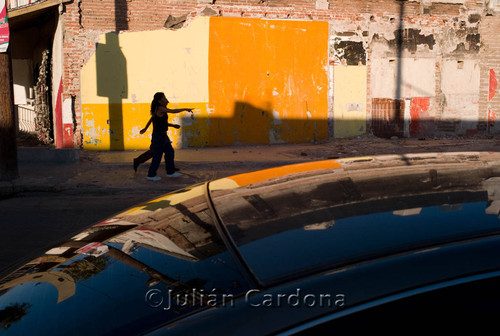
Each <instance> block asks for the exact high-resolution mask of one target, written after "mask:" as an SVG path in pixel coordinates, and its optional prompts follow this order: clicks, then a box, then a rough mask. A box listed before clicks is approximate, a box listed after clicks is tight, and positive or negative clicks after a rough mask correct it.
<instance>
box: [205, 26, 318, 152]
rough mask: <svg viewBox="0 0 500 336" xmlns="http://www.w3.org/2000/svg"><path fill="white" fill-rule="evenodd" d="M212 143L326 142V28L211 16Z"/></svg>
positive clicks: (210, 90)
mask: <svg viewBox="0 0 500 336" xmlns="http://www.w3.org/2000/svg"><path fill="white" fill-rule="evenodd" d="M208 64H209V108H208V119H209V120H208V121H209V127H208V137H209V138H208V141H207V142H208V144H209V145H212V146H218V145H234V144H271V143H298V142H310V141H313V140H319V139H327V138H328V122H327V116H328V101H327V91H328V78H327V64H328V23H327V22H313V21H277V20H262V19H250V18H247V19H245V18H226V17H213V18H211V19H210V35H209V62H208Z"/></svg>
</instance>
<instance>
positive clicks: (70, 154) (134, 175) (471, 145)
mask: <svg viewBox="0 0 500 336" xmlns="http://www.w3.org/2000/svg"><path fill="white" fill-rule="evenodd" d="M464 151H465V152H467V151H483V152H500V138H487V137H482V138H457V137H453V138H443V139H426V140H418V139H396V140H391V139H381V138H377V137H374V136H368V135H367V136H359V137H354V138H348V139H336V140H331V141H324V142H321V143H316V144H312V143H311V144H286V145H266V146H246V147H211V148H188V149H177V150H176V154H175V155H176V157H175V160H176V165H177V167H178V168H180V169H181V173H182V175H181V176H180V177H177V178H167V177H166V176H165V168H164V164H163V163H162V164H161V165H160V168H159V169H158V176H160V177H162V180H161V181H158V182H152V181H148V180H146V175H147V169H148V167H149V163H150V161H149V162H147V163H145V164H144V165H142V166H140V167H139V169H138V171H137V172H134V170H133V168H132V160H133V158H134V157H137V156H138V155H139V154H141V153H142V151H140V150H137V151H133V150H132V151H87V150H78V149H74V150H73V149H70V150H58V149H47V148H21V147H20V148H19V149H18V156H19V178H18V179H16V180H13V181H0V198H5V197H11V196H13V195H15V194H17V193H21V192H63V193H67V194H75V195H84V194H116V193H137V192H141V193H144V192H148V191H150V192H152V193H153V194H157V193H162V192H169V191H173V190H177V189H180V188H184V187H186V186H189V185H193V184H197V183H202V182H205V181H209V180H213V179H217V178H221V177H226V176H230V175H235V174H240V173H245V172H250V171H255V170H259V169H265V168H270V167H276V166H283V165H286V164H292V163H299V162H307V161H314V160H327V159H337V158H346V157H356V156H370V155H384V154H399V155H403V154H410V153H423V152H464Z"/></svg>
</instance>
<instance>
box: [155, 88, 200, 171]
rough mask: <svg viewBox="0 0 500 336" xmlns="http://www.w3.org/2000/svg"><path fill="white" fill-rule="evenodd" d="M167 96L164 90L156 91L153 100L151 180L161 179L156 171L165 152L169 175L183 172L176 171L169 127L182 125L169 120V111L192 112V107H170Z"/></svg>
mask: <svg viewBox="0 0 500 336" xmlns="http://www.w3.org/2000/svg"><path fill="white" fill-rule="evenodd" d="M168 103H169V101H168V99H167V97H165V94H164V93H163V92H157V93H155V95H154V97H153V101H152V102H151V120H152V122H153V135H152V139H151V147H152V150H153V161H152V162H151V165H150V166H149V171H148V176H147V177H146V178H147V179H148V180H150V181H159V180H161V177H159V176H156V171H157V170H158V167H159V166H160V162H161V158H162V156H163V154H164V153H165V168H166V170H167V177H178V176H180V175H181V174H180V173H178V172H176V171H175V163H174V154H175V152H174V148H173V147H172V143H171V141H170V139H169V138H168V135H167V131H168V127H169V126H171V127H174V128H180V127H181V126H180V125H177V124H170V123H169V122H168V113H179V112H182V111H187V112H192V110H193V109H192V108H183V109H169V108H167V104H168Z"/></svg>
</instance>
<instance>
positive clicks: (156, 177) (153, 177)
mask: <svg viewBox="0 0 500 336" xmlns="http://www.w3.org/2000/svg"><path fill="white" fill-rule="evenodd" d="M146 179H147V180H149V181H159V180H161V177H159V176H146Z"/></svg>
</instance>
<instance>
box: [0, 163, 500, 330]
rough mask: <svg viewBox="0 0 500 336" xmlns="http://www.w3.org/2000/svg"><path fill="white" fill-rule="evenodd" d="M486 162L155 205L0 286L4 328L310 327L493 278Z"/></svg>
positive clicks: (291, 171)
mask: <svg viewBox="0 0 500 336" xmlns="http://www.w3.org/2000/svg"><path fill="white" fill-rule="evenodd" d="M499 158H500V156H498V155H497V154H495V153H449V154H428V155H409V156H404V157H397V156H384V157H372V158H356V159H346V160H327V161H320V162H313V163H305V164H299V165H292V166H285V167H278V168H273V169H268V170H264V171H259V172H254V173H248V174H243V175H237V176H232V177H228V178H224V179H220V180H216V181H210V182H207V183H206V184H201V185H197V186H193V187H190V188H185V189H183V190H179V191H177V192H175V193H171V194H167V195H165V196H163V197H160V198H157V199H154V200H152V201H150V202H147V203H145V204H142V205H140V206H137V207H134V208H132V209H129V210H127V211H125V212H123V213H121V214H118V215H116V216H114V217H112V218H110V219H107V220H105V221H103V222H100V223H98V224H96V225H94V226H92V227H90V228H88V229H86V230H84V231H83V232H81V233H80V234H78V235H75V236H74V237H73V238H72V239H70V240H69V241H66V242H63V243H61V244H58V245H57V246H55V247H54V248H52V249H50V250H48V251H47V252H46V253H45V254H44V255H43V256H40V257H39V258H37V259H35V260H33V261H31V262H29V263H27V264H26V265H23V266H22V267H20V268H18V269H17V270H15V271H14V272H12V273H11V274H8V275H7V276H5V277H4V278H3V279H1V280H0V317H1V322H2V325H3V331H4V332H7V334H10V333H12V334H27V333H30V334H32V333H33V330H36V331H37V333H39V334H42V335H43V334H67V333H73V334H89V333H94V334H111V333H112V334H115V333H120V332H121V333H127V334H144V333H157V334H162V333H167V334H179V335H183V334H184V335H185V334H193V333H201V332H203V333H207V334H221V333H222V332H224V333H228V332H230V333H231V334H252V335H255V334H274V333H279V332H282V333H284V334H287V333H307V332H308V331H310V330H313V331H316V332H319V331H321V332H323V331H325V330H327V329H328V328H338V327H339V326H344V327H345V326H346V322H345V321H348V318H349V316H360V315H359V314H360V312H365V311H366V312H372V311H373V310H370V309H373V307H378V306H383V307H386V306H384V304H386V303H388V302H392V301H395V302H396V301H397V302H400V300H401V299H402V298H406V297H417V296H416V295H417V294H421V293H425V292H428V291H431V290H436V289H439V288H441V287H442V288H446V287H447V285H446V284H447V283H450V286H451V284H452V282H453V281H454V282H453V284H455V285H456V284H458V283H462V282H463V283H468V282H470V281H477V280H483V279H490V278H494V277H497V276H498V274H496V273H495V272H500V259H499V258H498V257H497V256H498V253H499V252H500V225H499V224H500V221H499V218H498V215H499V210H500V180H498V176H499V172H500V171H499V170H498V167H500V165H497V162H498V163H499V164H500V161H497V160H498V159H499ZM479 275H480V276H479ZM474 276H475V277H476V278H471V277H474ZM460 279H462V280H460ZM461 281H462V282H461ZM433 286H434V287H433ZM440 286H441V287H440ZM413 304H414V306H415V307H417V306H418V304H415V303H413ZM377 309H378V308H377ZM399 309H400V310H401V309H402V308H399ZM356 314H358V315H356ZM376 314H377V313H376V312H373V313H372V314H365V315H366V316H364V317H363V318H365V319H367V318H369V317H370V316H378V315H376ZM379 315H380V314H379ZM42 321H43V322H42Z"/></svg>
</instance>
